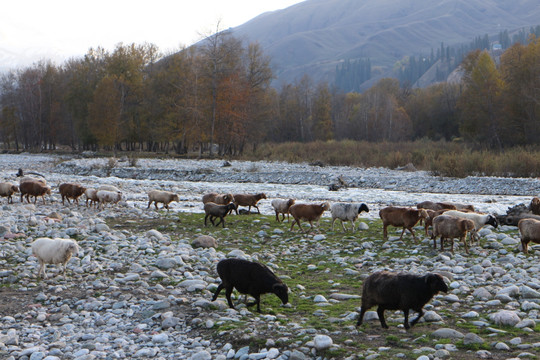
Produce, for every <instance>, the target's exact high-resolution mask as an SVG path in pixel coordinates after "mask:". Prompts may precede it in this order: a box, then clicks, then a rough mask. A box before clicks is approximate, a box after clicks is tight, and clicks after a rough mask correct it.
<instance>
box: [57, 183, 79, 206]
mask: <svg viewBox="0 0 540 360" xmlns="http://www.w3.org/2000/svg"><path fill="white" fill-rule="evenodd" d="M58 190H59V191H60V195H61V196H62V205H64V199H66V200H67V202H68V204H69V199H70V198H71V199H73V201H74V202H76V203H77V205H79V196H81V195H82V194H84V192H85V191H86V188H85V187H84V186H82V185H80V184H74V183H63V184H60V186H59V187H58Z"/></svg>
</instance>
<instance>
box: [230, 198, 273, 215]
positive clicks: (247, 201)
mask: <svg viewBox="0 0 540 360" xmlns="http://www.w3.org/2000/svg"><path fill="white" fill-rule="evenodd" d="M233 197H234V200H233V201H234V203H235V204H236V207H237V208H238V206H248V213H249V212H251V207H252V206H253V207H254V208H256V209H257V212H258V213H259V214H260V213H261V212H260V211H259V207H258V206H257V203H258V202H259V200H261V199H266V194H265V193H259V194H254V195H252V194H234V195H233ZM236 213H238V211H237V212H236Z"/></svg>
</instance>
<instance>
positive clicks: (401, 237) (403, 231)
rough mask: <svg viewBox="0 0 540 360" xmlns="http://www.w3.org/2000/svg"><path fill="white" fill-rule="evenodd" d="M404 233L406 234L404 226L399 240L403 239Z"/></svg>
mask: <svg viewBox="0 0 540 360" xmlns="http://www.w3.org/2000/svg"><path fill="white" fill-rule="evenodd" d="M403 234H405V228H403V230H402V231H401V235H400V236H399V240H402V239H403Z"/></svg>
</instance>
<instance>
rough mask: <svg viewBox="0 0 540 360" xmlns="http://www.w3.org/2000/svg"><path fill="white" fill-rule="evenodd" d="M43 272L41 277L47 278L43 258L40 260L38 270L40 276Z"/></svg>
mask: <svg viewBox="0 0 540 360" xmlns="http://www.w3.org/2000/svg"><path fill="white" fill-rule="evenodd" d="M41 274H43V275H42V276H41V277H42V278H43V279H46V278H47V274H45V263H44V262H43V261H41V260H39V271H38V277H39V275H41Z"/></svg>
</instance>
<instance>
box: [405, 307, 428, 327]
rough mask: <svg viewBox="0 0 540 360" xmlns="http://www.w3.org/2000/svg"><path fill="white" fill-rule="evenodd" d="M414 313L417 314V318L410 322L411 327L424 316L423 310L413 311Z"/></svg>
mask: <svg viewBox="0 0 540 360" xmlns="http://www.w3.org/2000/svg"><path fill="white" fill-rule="evenodd" d="M415 311H417V312H418V316H417V317H416V319H414V320H413V321H411V326H414V325H416V323H417V322H418V320H420V318H421V317H422V316H424V310H423V309H420V310H415ZM407 312H408V310H407Z"/></svg>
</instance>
